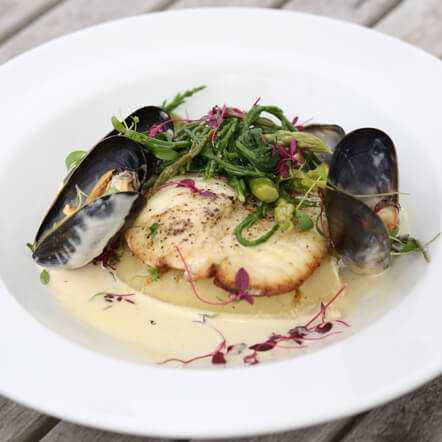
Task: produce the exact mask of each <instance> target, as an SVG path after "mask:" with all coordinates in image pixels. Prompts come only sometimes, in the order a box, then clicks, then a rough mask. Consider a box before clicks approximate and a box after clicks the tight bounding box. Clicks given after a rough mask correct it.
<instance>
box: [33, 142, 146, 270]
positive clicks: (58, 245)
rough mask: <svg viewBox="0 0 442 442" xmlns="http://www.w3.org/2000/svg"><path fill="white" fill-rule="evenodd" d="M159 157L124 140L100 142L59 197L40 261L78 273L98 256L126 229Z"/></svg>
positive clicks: (46, 222) (45, 226) (41, 235)
mask: <svg viewBox="0 0 442 442" xmlns="http://www.w3.org/2000/svg"><path fill="white" fill-rule="evenodd" d="M153 164H154V158H153V156H152V155H151V154H150V153H149V152H147V151H146V150H145V149H144V148H143V147H142V146H141V145H139V144H138V143H135V142H134V141H132V140H129V139H127V138H125V137H122V136H110V137H108V138H105V139H103V140H102V141H100V142H99V143H98V144H97V145H96V146H95V147H93V148H92V150H91V151H90V152H89V153H88V154H87V155H86V156H85V157H84V159H83V160H82V161H81V163H80V164H79V166H78V167H77V168H76V169H75V170H74V171H73V172H72V174H71V175H70V176H69V178H68V180H67V181H66V182H65V183H64V185H63V187H62V188H61V190H60V192H59V193H58V195H57V197H56V199H55V201H54V203H53V204H52V206H51V208H50V209H49V211H48V213H47V215H46V216H45V218H44V219H43V221H42V223H41V225H40V228H39V229H38V232H37V235H36V238H35V242H34V252H33V258H34V260H35V261H36V262H37V263H38V264H40V265H42V266H45V267H59V268H69V269H74V268H78V267H82V266H84V265H86V264H87V263H89V262H90V261H91V260H92V259H94V258H95V257H97V256H98V255H99V254H100V253H101V252H102V251H103V250H104V248H105V247H106V245H107V244H108V242H109V241H110V240H111V239H112V238H113V237H114V236H115V235H116V234H117V233H118V232H119V231H120V230H121V228H122V227H123V226H124V224H125V222H126V219H127V218H128V216H129V215H130V214H131V212H132V211H133V210H134V209H135V208H136V203H137V201H139V200H140V198H141V190H142V186H143V184H144V182H145V181H146V180H147V179H148V178H149V177H150V176H151V175H152V172H153V171H152V168H153Z"/></svg>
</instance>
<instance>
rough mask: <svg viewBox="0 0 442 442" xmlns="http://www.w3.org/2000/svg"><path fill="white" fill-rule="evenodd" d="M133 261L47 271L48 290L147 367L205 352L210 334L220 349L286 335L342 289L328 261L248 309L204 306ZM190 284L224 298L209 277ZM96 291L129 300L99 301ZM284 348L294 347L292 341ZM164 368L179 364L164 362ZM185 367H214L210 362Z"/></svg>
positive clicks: (276, 355) (348, 296) (236, 358)
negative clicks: (296, 286) (152, 278)
mask: <svg viewBox="0 0 442 442" xmlns="http://www.w3.org/2000/svg"><path fill="white" fill-rule="evenodd" d="M133 260H134V258H132V257H131V256H130V255H129V254H127V253H126V254H125V255H124V257H123V259H122V261H121V265H120V266H119V268H118V271H117V276H115V275H114V274H111V273H110V272H109V271H107V270H104V269H102V268H100V267H99V266H94V265H88V266H86V267H84V268H82V269H78V270H58V271H51V281H50V288H51V291H52V292H53V293H54V295H55V297H56V298H57V300H58V302H59V303H60V304H61V305H62V306H63V308H64V309H65V310H67V311H68V312H69V313H70V314H72V315H74V316H75V317H77V318H79V319H80V320H81V321H84V322H86V323H88V324H90V325H92V326H94V327H95V328H96V329H98V330H100V331H101V332H103V333H105V334H107V335H110V336H112V337H113V338H115V339H116V340H118V341H119V343H124V344H127V346H128V347H130V348H131V349H132V350H131V351H134V352H136V353H137V354H138V355H141V356H142V359H143V360H146V361H150V362H154V363H160V362H162V361H165V360H167V359H169V358H180V359H184V360H186V359H190V358H194V357H195V356H199V355H204V354H210V353H212V352H213V351H214V350H215V349H216V348H217V346H218V345H219V344H220V342H221V341H222V338H221V336H220V334H219V333H218V332H217V330H218V331H219V332H221V333H222V335H223V336H224V337H225V339H226V345H233V344H240V343H245V344H247V346H250V345H253V344H256V343H259V342H263V341H265V340H266V339H268V337H269V336H271V335H272V334H273V333H276V334H286V333H287V332H288V330H290V329H292V328H293V327H294V326H298V325H305V324H306V323H307V322H308V321H309V320H310V319H311V318H312V317H313V316H314V315H315V314H316V313H317V312H318V311H319V306H320V302H327V301H328V300H330V299H331V298H332V297H333V296H334V294H335V293H336V292H337V291H338V290H339V288H340V287H341V286H342V284H343V283H342V281H341V279H340V277H339V275H338V271H337V267H336V263H335V262H334V260H333V259H331V258H328V259H326V260H325V261H324V263H323V264H322V265H321V266H320V267H319V269H318V270H317V271H316V272H315V273H314V274H313V276H312V277H311V278H309V279H308V280H307V281H306V282H305V283H304V285H303V286H301V288H300V290H299V291H298V292H297V293H294V292H292V293H288V294H284V295H278V296H273V297H260V298H255V303H254V305H253V306H251V305H249V304H248V303H247V302H245V301H240V302H235V303H232V304H228V305H226V306H222V307H220V306H211V305H207V304H204V303H202V302H200V301H198V300H197V299H196V297H195V294H194V293H193V291H192V289H191V287H190V285H189V283H188V282H187V281H186V280H185V278H184V277H183V275H182V274H180V273H178V272H168V273H166V274H164V275H162V276H161V278H160V280H159V281H157V282H154V283H150V284H146V282H148V278H147V277H146V273H147V270H146V267H145V266H144V265H143V264H141V263H140V262H138V263H137V262H134V261H133ZM125 266H126V268H124V267H125ZM142 275H144V277H143V276H142ZM139 276H140V277H139ZM362 279H364V280H367V277H364V278H362ZM360 280H361V278H359V277H356V278H353V280H352V281H350V285H349V286H348V287H347V289H346V291H345V293H344V294H343V295H341V296H340V298H339V299H338V300H337V301H336V303H333V305H332V306H331V307H330V308H329V309H328V310H327V319H330V320H336V319H339V318H341V317H344V318H345V317H347V314H348V312H349V311H350V310H351V309H352V306H353V304H354V302H353V301H352V298H353V292H354V293H355V294H358V296H359V293H360V290H358V289H357V287H358V286H359V285H360ZM124 281H126V282H130V285H129V284H127V283H126V282H124ZM196 285H197V290H198V293H199V294H200V295H201V296H204V298H205V299H211V300H213V301H216V300H222V299H226V296H228V295H226V292H225V291H223V290H221V289H219V288H217V287H216V286H214V285H213V283H212V282H211V281H210V280H203V281H197V282H196ZM99 293H111V294H123V295H128V294H130V295H131V296H123V297H122V298H119V299H120V300H118V296H114V297H112V298H109V297H108V299H107V300H106V298H105V295H104V294H101V295H97V294H99ZM94 295H97V296H94ZM215 329H216V330H215ZM338 329H339V331H344V332H345V333H347V334H348V333H349V332H350V330H349V329H347V328H346V327H345V326H343V325H342V324H340V323H335V327H334V329H333V331H337V330H338ZM334 339H336V337H332V336H330V337H329V338H327V339H324V340H323V341H320V342H319V341H318V342H309V343H308V346H307V348H303V349H293V348H291V349H287V348H274V349H273V350H272V351H266V352H260V353H259V354H258V357H259V361H264V360H270V359H281V358H287V357H292V356H295V355H297V354H301V353H302V352H305V351H310V350H312V349H316V348H318V347H320V346H321V345H322V344H323V343H326V342H330V341H333V340H334ZM287 345H290V346H291V347H293V346H294V345H293V343H292V342H289V343H288V344H286V346H287ZM241 347H245V346H244V345H243V346H241ZM237 348H239V347H235V350H236V349H237ZM232 353H234V352H231V353H228V354H227V356H226V359H227V362H228V363H229V365H231V364H234V365H236V364H243V363H244V362H243V358H244V356H246V355H248V354H250V353H251V351H250V350H249V349H247V348H245V349H244V351H243V352H242V353H241V354H235V355H233V354H232ZM168 365H171V366H172V365H181V363H179V362H173V361H171V362H168ZM191 365H192V366H214V365H212V363H211V358H210V357H208V358H205V359H201V360H196V361H194V362H192V364H191Z"/></svg>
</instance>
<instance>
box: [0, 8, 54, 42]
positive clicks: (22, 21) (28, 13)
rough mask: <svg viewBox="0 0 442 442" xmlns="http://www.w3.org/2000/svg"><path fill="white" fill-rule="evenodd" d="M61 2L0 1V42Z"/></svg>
mask: <svg viewBox="0 0 442 442" xmlns="http://www.w3.org/2000/svg"><path fill="white" fill-rule="evenodd" d="M61 1H62V0H33V1H29V0H0V42H1V41H3V40H5V39H6V38H8V37H9V36H10V35H12V34H14V33H15V32H17V31H18V30H19V29H22V28H24V27H25V26H27V25H28V24H29V23H30V22H32V21H33V20H34V19H35V18H36V17H38V16H40V15H42V14H44V13H45V12H46V11H48V10H49V9H51V8H52V7H53V6H54V5H56V4H57V3H60V2H61Z"/></svg>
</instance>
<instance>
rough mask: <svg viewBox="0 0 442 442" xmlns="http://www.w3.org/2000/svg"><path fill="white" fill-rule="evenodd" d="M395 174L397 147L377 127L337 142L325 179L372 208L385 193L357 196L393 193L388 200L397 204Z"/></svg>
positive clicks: (396, 168) (358, 130)
mask: <svg viewBox="0 0 442 442" xmlns="http://www.w3.org/2000/svg"><path fill="white" fill-rule="evenodd" d="M398 175H399V173H398V160H397V155H396V149H395V146H394V144H393V141H392V140H391V138H390V137H389V136H388V135H387V134H386V133H385V132H383V131H381V130H379V129H373V128H364V129H357V130H355V131H353V132H350V133H349V134H347V135H346V136H345V137H344V138H343V139H342V140H341V141H340V142H339V143H338V145H337V146H336V148H335V151H334V153H333V156H332V158H331V161H330V171H329V176H328V180H329V183H330V184H332V185H333V186H335V187H336V188H338V189H340V190H343V191H344V192H347V193H350V194H352V195H355V196H356V197H357V198H359V199H361V200H362V201H364V203H365V204H367V205H368V206H370V207H371V209H374V208H375V206H376V205H377V204H378V203H379V202H380V201H381V200H385V196H374V197H366V198H364V197H360V196H359V195H379V194H386V193H394V192H396V194H395V195H392V196H389V197H387V199H388V200H389V201H391V203H392V204H393V205H395V204H396V205H397V203H398V196H397V192H398Z"/></svg>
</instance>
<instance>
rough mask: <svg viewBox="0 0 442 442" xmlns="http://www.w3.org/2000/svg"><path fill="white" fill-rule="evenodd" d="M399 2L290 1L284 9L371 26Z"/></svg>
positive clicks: (349, 0)
mask: <svg viewBox="0 0 442 442" xmlns="http://www.w3.org/2000/svg"><path fill="white" fill-rule="evenodd" d="M400 1H401V0H333V1H331V0H290V1H289V2H287V3H286V4H285V5H284V9H292V10H295V11H300V12H309V13H312V14H318V15H325V16H327V17H332V18H339V19H341V20H347V21H351V22H354V23H359V24H361V25H365V26H371V25H372V24H373V23H375V22H377V21H378V20H379V19H380V18H381V17H383V16H384V15H385V14H387V13H388V12H389V11H390V10H391V9H392V8H394V7H395V6H396V5H397V4H399V2H400ZM436 1H437V0H436Z"/></svg>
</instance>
